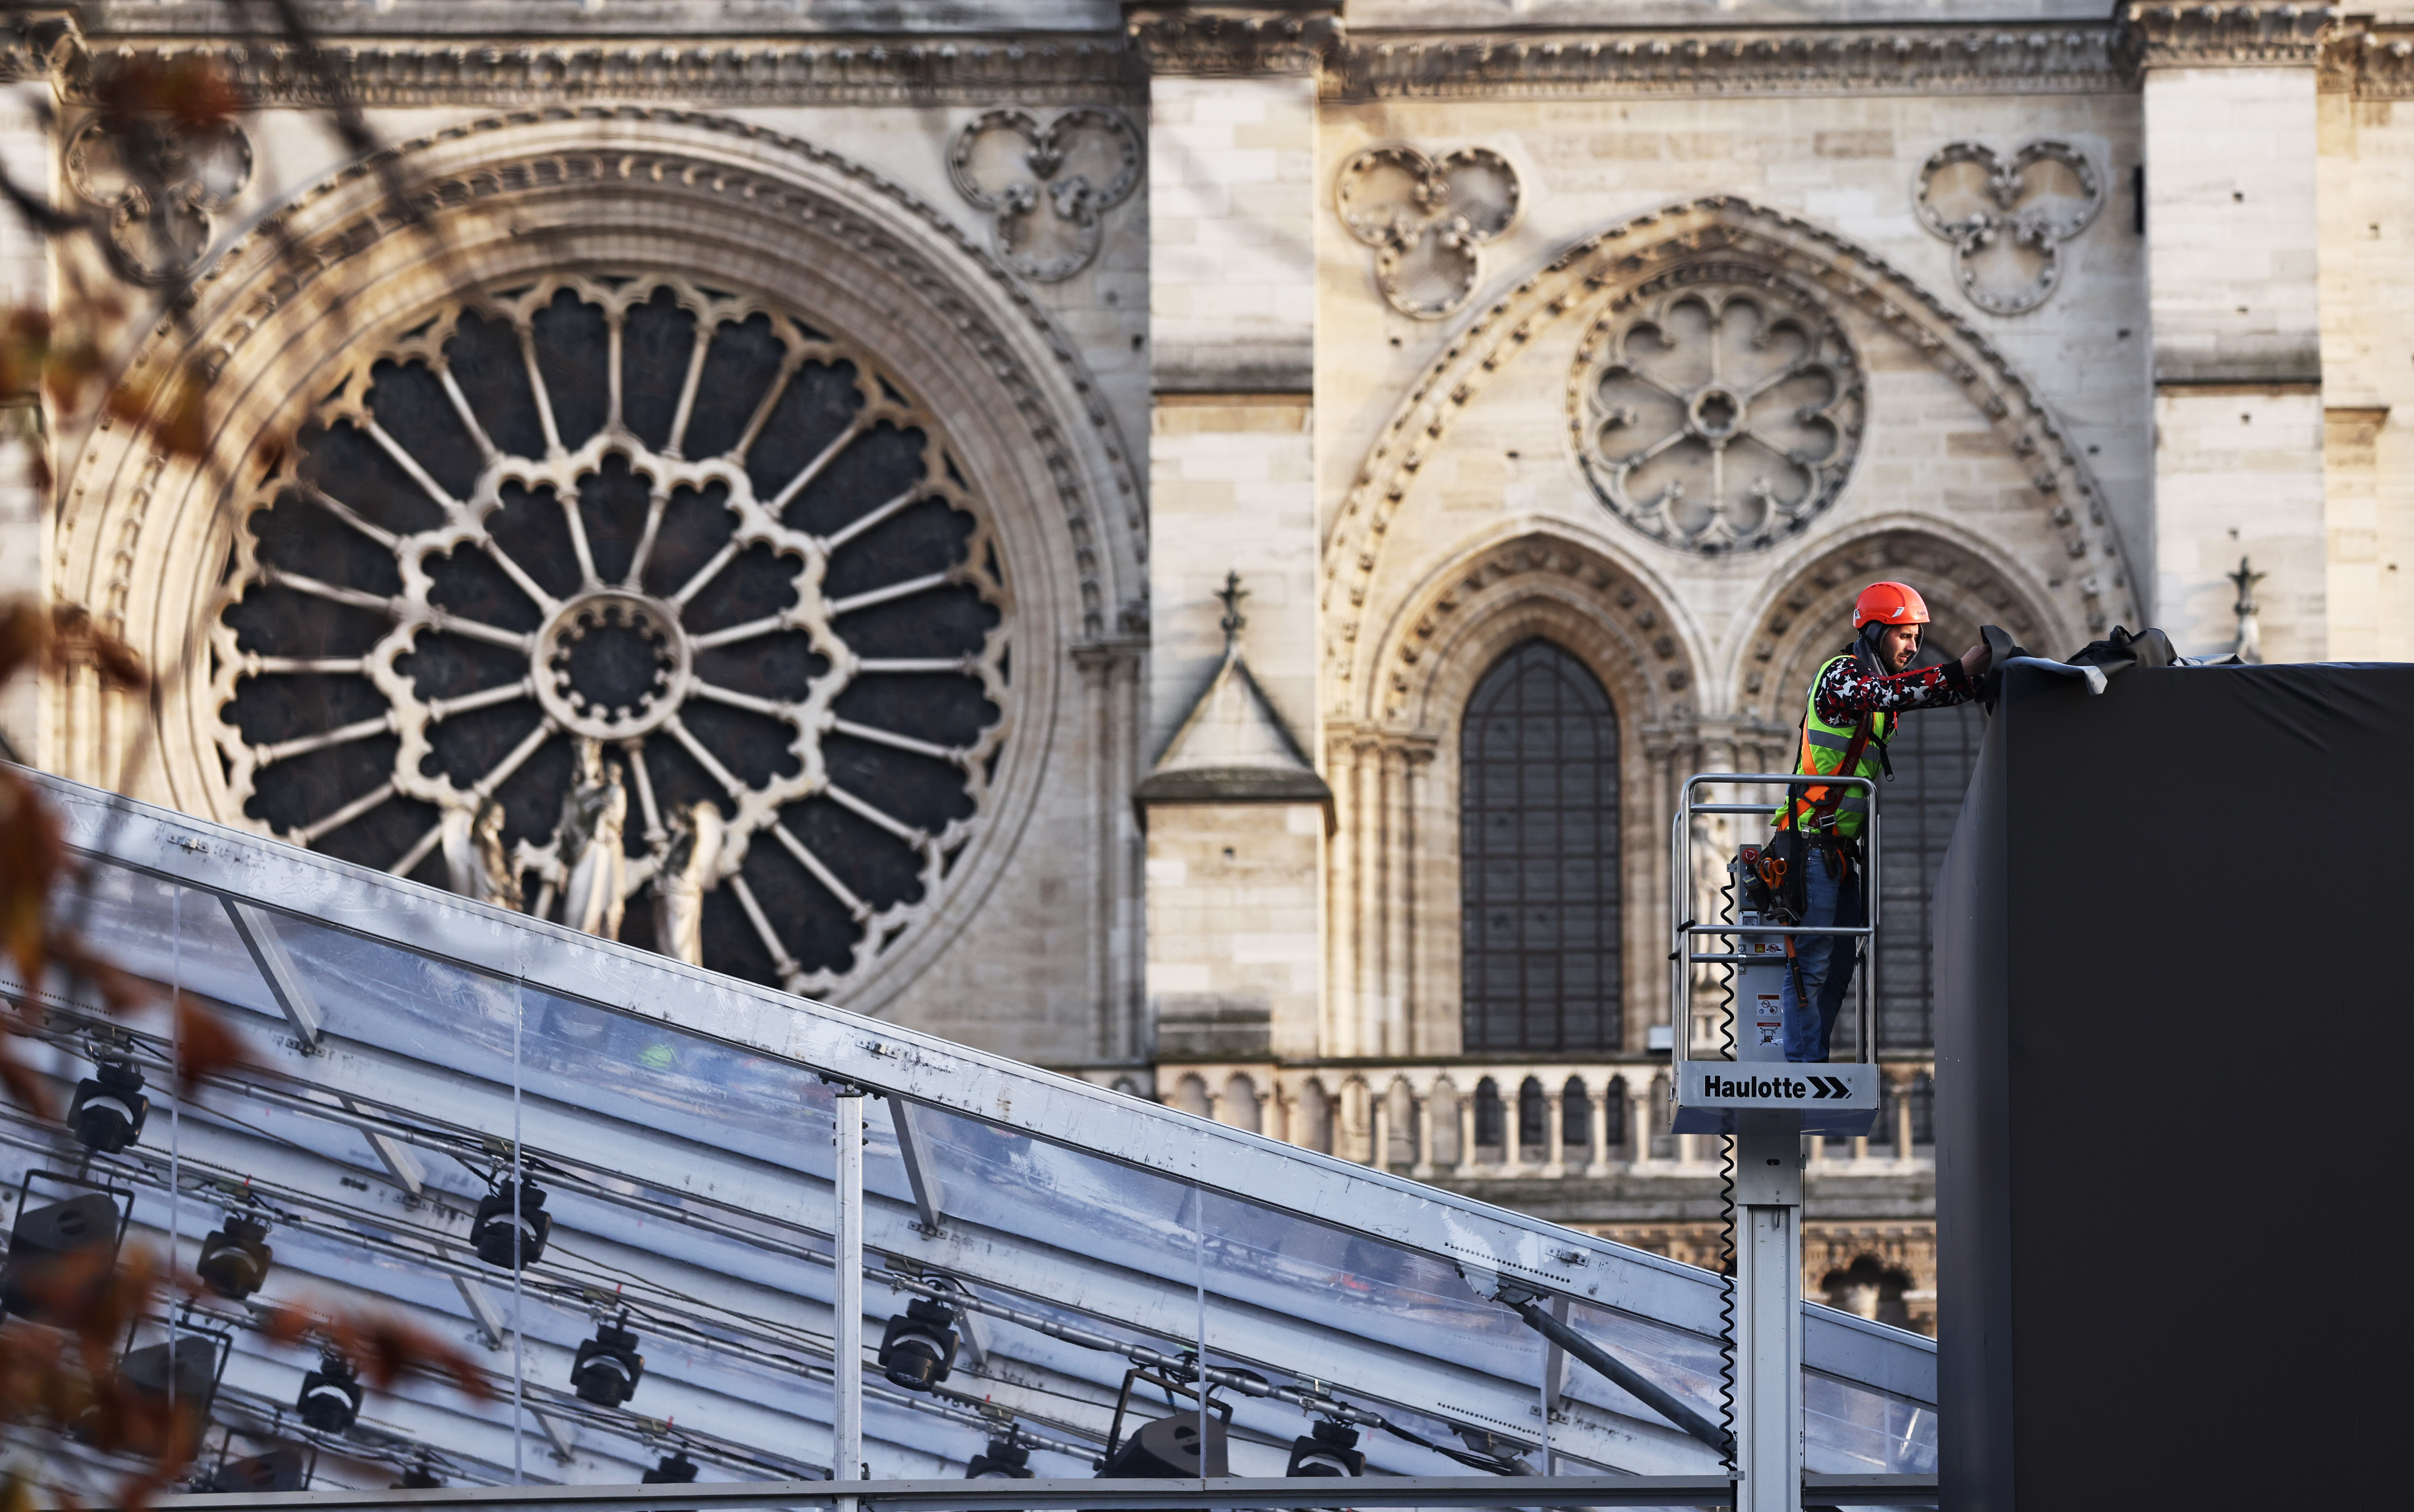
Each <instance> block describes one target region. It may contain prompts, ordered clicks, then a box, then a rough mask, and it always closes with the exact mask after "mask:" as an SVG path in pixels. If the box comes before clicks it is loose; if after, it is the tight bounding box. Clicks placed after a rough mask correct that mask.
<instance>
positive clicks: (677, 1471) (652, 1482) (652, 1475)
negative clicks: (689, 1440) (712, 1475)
mask: <svg viewBox="0 0 2414 1512" xmlns="http://www.w3.org/2000/svg"><path fill="white" fill-rule="evenodd" d="M694 1479H695V1461H694V1460H691V1459H689V1458H688V1457H687V1453H686V1451H685V1450H682V1449H673V1450H672V1451H671V1452H670V1453H668V1454H666V1455H664V1456H663V1457H662V1459H660V1460H656V1461H655V1462H654V1468H653V1469H651V1470H648V1471H647V1472H646V1473H645V1474H644V1475H640V1476H638V1477H637V1483H638V1484H639V1485H641V1486H686V1485H689V1484H691V1483H693V1481H694Z"/></svg>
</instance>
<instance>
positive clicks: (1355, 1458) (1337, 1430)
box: [1283, 1422, 1366, 1476]
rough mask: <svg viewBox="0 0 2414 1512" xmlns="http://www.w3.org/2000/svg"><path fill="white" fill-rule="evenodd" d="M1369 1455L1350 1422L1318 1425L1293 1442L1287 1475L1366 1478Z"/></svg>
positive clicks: (1311, 1427)
mask: <svg viewBox="0 0 2414 1512" xmlns="http://www.w3.org/2000/svg"><path fill="white" fill-rule="evenodd" d="M1365 1473H1366V1456H1365V1454H1364V1452H1363V1451H1362V1450H1361V1449H1360V1448H1359V1447H1358V1430H1356V1429H1354V1428H1351V1427H1350V1426H1349V1424H1347V1423H1330V1422H1324V1423H1316V1424H1313V1425H1311V1426H1310V1427H1309V1428H1308V1430H1307V1431H1306V1432H1305V1433H1304V1434H1302V1435H1301V1436H1299V1437H1298V1438H1296V1439H1293V1440H1291V1445H1290V1463H1289V1466H1288V1467H1286V1468H1285V1469H1284V1471H1283V1474H1284V1475H1290V1476H1299V1475H1364V1474H1365Z"/></svg>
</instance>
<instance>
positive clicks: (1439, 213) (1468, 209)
mask: <svg viewBox="0 0 2414 1512" xmlns="http://www.w3.org/2000/svg"><path fill="white" fill-rule="evenodd" d="M1521 193H1522V190H1521V189H1520V188H1519V187H1518V184H1517V171H1516V170H1515V169H1513V168H1512V167H1510V166H1509V160H1508V159H1507V158H1505V157H1501V156H1500V155H1499V154H1498V153H1497V152H1493V151H1491V150H1489V149H1487V148H1483V147H1462V148H1460V149H1459V150H1457V151H1456V152H1452V153H1445V154H1443V155H1442V156H1441V157H1438V158H1435V157H1426V156H1425V155H1424V154H1423V153H1421V152H1419V151H1417V150H1416V149H1415V148H1414V147H1406V146H1401V145H1398V144H1396V143H1393V144H1391V145H1387V146H1381V147H1368V148H1366V149H1365V150H1364V151H1363V152H1360V153H1357V154H1355V155H1353V156H1352V157H1350V159H1349V161H1348V162H1346V163H1344V164H1342V165H1341V177H1340V179H1339V181H1338V182H1337V183H1336V184H1335V185H1334V206H1335V207H1336V208H1337V209H1338V210H1339V211H1340V212H1341V223H1342V224H1343V225H1344V226H1346V227H1348V228H1349V234H1350V235H1352V236H1355V237H1356V238H1358V240H1360V241H1362V242H1363V243H1365V244H1366V245H1367V246H1369V247H1373V248H1374V249H1375V286H1376V288H1378V290H1380V291H1381V292H1382V295H1383V298H1384V300H1385V302H1386V303H1388V304H1390V306H1391V307H1393V309H1395V310H1398V311H1399V312H1400V313H1401V314H1403V315H1408V316H1413V317H1415V318H1416V319H1418V320H1421V321H1433V320H1439V319H1440V318H1441V317H1443V316H1445V315H1448V314H1449V313H1450V312H1451V311H1453V310H1454V309H1457V308H1458V307H1460V306H1462V305H1464V304H1466V303H1467V301H1468V296H1469V295H1471V294H1473V293H1474V292H1475V289H1476V286H1477V285H1478V284H1479V283H1481V282H1482V281H1483V258H1482V254H1481V251H1480V248H1481V247H1483V244H1484V243H1485V242H1489V241H1492V240H1495V239H1496V238H1498V237H1499V236H1501V235H1502V234H1504V233H1506V232H1507V231H1508V230H1509V228H1510V227H1511V226H1512V225H1514V224H1516V221H1517V205H1518V199H1519V196H1520V194H1521Z"/></svg>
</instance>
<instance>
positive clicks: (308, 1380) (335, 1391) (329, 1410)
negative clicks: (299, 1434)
mask: <svg viewBox="0 0 2414 1512" xmlns="http://www.w3.org/2000/svg"><path fill="white" fill-rule="evenodd" d="M293 1410H294V1411H295V1412H297V1413H299V1414H301V1415H302V1421H304V1422H305V1423H307V1424H309V1425H310V1426H311V1427H312V1428H315V1429H317V1430H319V1431H320V1432H321V1433H342V1432H346V1431H348V1430H350V1428H351V1426H352V1423H353V1421H354V1420H355V1419H357V1418H358V1417H359V1416H360V1415H361V1378H360V1372H359V1371H358V1370H354V1369H353V1368H352V1362H351V1361H350V1360H348V1359H346V1358H344V1357H343V1356H342V1355H337V1354H335V1353H333V1352H332V1351H331V1352H330V1353H328V1354H326V1355H321V1356H320V1359H319V1368H318V1369H317V1370H313V1371H311V1372H310V1373H309V1374H307V1375H305V1376H304V1377H303V1378H302V1395H301V1396H300V1397H298V1398H296V1399H294V1402H293Z"/></svg>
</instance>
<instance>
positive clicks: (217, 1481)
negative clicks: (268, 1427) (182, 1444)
mask: <svg viewBox="0 0 2414 1512" xmlns="http://www.w3.org/2000/svg"><path fill="white" fill-rule="evenodd" d="M305 1478H306V1476H305V1461H304V1460H303V1458H302V1451H301V1450H300V1449H299V1448H297V1447H295V1446H294V1445H291V1444H280V1445H277V1446H276V1447H275V1448H273V1449H270V1450H268V1451H266V1452H265V1453H261V1454H255V1455H251V1456H248V1457H246V1458H245V1459H242V1460H228V1461H227V1462H226V1463H225V1464H222V1465H220V1466H218V1468H217V1469H216V1472H215V1473H213V1474H212V1475H211V1476H210V1478H209V1479H208V1480H207V1481H206V1482H204V1483H203V1484H202V1486H201V1490H203V1491H208V1492H216V1493H218V1494H220V1495H240V1494H253V1493H258V1492H262V1491H298V1490H302V1482H303V1481H304V1479H305Z"/></svg>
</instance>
